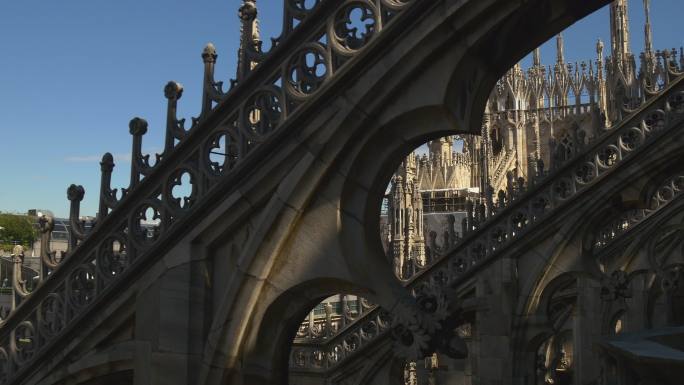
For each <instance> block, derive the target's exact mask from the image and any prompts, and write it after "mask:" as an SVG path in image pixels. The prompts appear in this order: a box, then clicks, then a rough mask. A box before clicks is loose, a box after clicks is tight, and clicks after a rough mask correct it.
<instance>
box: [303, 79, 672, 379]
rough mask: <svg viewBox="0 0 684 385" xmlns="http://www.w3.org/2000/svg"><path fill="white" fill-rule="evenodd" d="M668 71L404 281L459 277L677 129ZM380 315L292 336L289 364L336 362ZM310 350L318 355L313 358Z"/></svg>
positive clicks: (473, 219) (449, 281)
mask: <svg viewBox="0 0 684 385" xmlns="http://www.w3.org/2000/svg"><path fill="white" fill-rule="evenodd" d="M671 77H672V81H671V82H670V83H669V84H668V85H667V87H666V88H665V89H663V90H662V91H661V92H659V93H658V94H654V95H653V96H652V98H651V99H650V100H648V101H647V102H645V103H644V104H643V105H642V106H641V108H639V109H638V110H637V111H631V112H630V115H628V117H627V118H626V119H624V120H623V121H622V122H621V123H620V124H616V125H615V126H614V127H613V128H611V129H609V130H608V131H607V132H606V133H605V134H604V135H602V136H601V137H599V138H597V139H596V140H595V141H594V142H593V143H592V144H590V145H587V146H586V147H585V148H584V151H583V152H582V153H580V154H579V155H577V156H576V157H574V158H572V159H570V160H569V161H568V162H566V163H565V164H563V165H561V166H559V167H558V168H557V169H556V171H554V172H553V173H551V174H546V173H545V172H543V170H542V172H541V173H540V176H539V177H538V179H537V180H532V181H530V182H531V183H527V184H526V185H523V184H522V183H518V184H520V185H521V186H510V187H509V189H508V191H506V192H504V194H503V195H502V196H500V199H499V202H497V203H498V204H497V205H496V206H495V205H494V204H493V201H492V198H491V197H489V198H488V205H489V207H491V209H487V210H484V209H482V210H480V211H481V212H487V213H488V215H484V216H482V215H479V216H478V215H475V213H474V210H472V208H471V209H470V210H469V213H468V218H467V219H466V221H465V226H464V229H468V230H467V231H466V236H465V237H464V238H462V239H460V240H459V243H457V244H456V245H455V247H453V248H452V249H451V251H450V252H449V253H447V254H446V255H445V256H444V257H442V258H440V259H438V260H436V261H434V262H433V263H431V264H429V265H427V266H420V265H417V266H415V267H416V271H417V273H416V274H415V275H414V276H413V277H412V278H411V279H409V280H408V281H405V285H406V286H407V287H408V288H411V289H416V288H418V287H420V286H423V285H427V286H432V287H444V286H454V285H456V284H458V282H461V281H462V280H463V279H464V278H465V277H466V276H470V275H471V274H472V273H474V272H475V271H476V270H477V269H479V268H480V267H481V266H483V265H484V263H485V262H486V261H488V260H491V259H492V258H494V257H495V256H496V255H497V254H498V253H499V252H500V251H502V250H504V249H505V248H506V247H508V246H509V245H510V244H511V243H513V242H514V241H515V240H517V239H521V238H523V236H524V235H525V234H526V233H527V232H528V231H530V230H531V229H532V228H533V227H535V226H534V225H535V224H536V223H539V222H541V221H543V220H545V219H547V218H549V217H550V216H551V215H552V214H553V213H554V212H556V210H557V209H559V208H561V207H564V206H566V205H568V204H570V203H571V202H572V201H573V200H574V199H575V198H577V197H579V196H580V195H581V194H582V192H584V191H586V190H587V189H588V188H589V187H592V186H595V185H596V184H597V183H599V182H600V181H601V180H604V179H605V178H606V177H607V176H608V175H609V174H610V173H611V172H612V171H613V170H615V169H616V168H617V167H618V166H619V165H621V164H623V163H624V161H625V160H628V159H633V158H634V157H635V156H636V153H638V152H639V150H641V149H642V148H645V147H649V146H651V145H654V143H655V142H657V141H662V140H664V139H665V138H664V137H665V135H666V134H668V133H671V132H672V130H673V129H683V128H684V76H682V74H681V73H675V72H672V73H671ZM681 183H682V181H681V179H680V178H673V179H672V180H669V181H667V182H666V183H665V184H664V186H666V187H667V186H671V188H672V189H677V190H678V191H679V189H680V185H681ZM509 184H510V183H509ZM675 186H676V187H675ZM663 188H664V187H661V189H663ZM525 189H526V190H527V191H525ZM673 194H674V193H673ZM671 199H672V198H669V199H666V200H667V201H669V200H671ZM662 203H663V202H661V203H660V204H662ZM480 219H483V220H480ZM412 291H413V290H412ZM380 316H382V317H385V318H388V317H389V315H388V314H387V313H385V312H384V310H382V309H380V308H376V309H375V310H374V311H371V312H369V313H368V315H367V316H366V317H363V318H361V319H359V320H357V321H356V322H354V323H353V324H351V325H349V326H348V327H347V328H345V329H344V330H343V331H342V332H341V333H339V334H338V335H336V336H335V337H334V338H332V339H330V340H329V341H327V342H325V343H323V344H314V345H311V344H308V345H299V344H297V343H295V344H294V346H293V349H292V355H291V357H290V367H291V368H292V369H296V370H307V371H320V370H329V369H331V368H334V367H336V366H338V365H340V364H341V361H342V360H341V359H340V357H341V358H342V359H346V358H347V357H350V356H351V355H352V354H353V353H355V352H356V351H357V350H358V348H359V347H362V346H367V345H369V344H370V343H372V340H371V339H368V338H366V339H364V340H363V344H362V345H361V344H359V345H350V344H348V343H347V342H346V341H345V338H346V337H345V336H347V335H359V334H360V333H361V329H362V328H363V327H364V325H366V322H370V321H372V320H374V317H380ZM388 330H389V328H386V329H385V330H384V332H383V333H379V334H378V335H377V336H376V339H377V337H379V336H384V335H386V334H387V331H388ZM314 356H315V357H319V358H316V359H314V358H312V357H314ZM325 357H334V359H325ZM314 362H315V365H314V364H313V363H314Z"/></svg>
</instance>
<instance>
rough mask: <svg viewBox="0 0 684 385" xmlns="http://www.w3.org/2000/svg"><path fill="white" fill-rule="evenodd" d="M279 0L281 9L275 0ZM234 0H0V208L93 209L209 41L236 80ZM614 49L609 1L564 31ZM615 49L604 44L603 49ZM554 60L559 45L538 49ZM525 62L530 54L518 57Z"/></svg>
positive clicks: (656, 28)
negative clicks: (77, 202)
mask: <svg viewBox="0 0 684 385" xmlns="http://www.w3.org/2000/svg"><path fill="white" fill-rule="evenodd" d="M258 3H259V7H260V8H259V12H260V19H261V28H262V36H264V37H271V36H277V35H278V34H279V32H280V26H281V22H282V20H281V12H282V1H265V0H262V1H259V2H258ZM652 3H653V4H652V22H653V33H654V38H655V46H656V48H664V47H667V48H673V47H679V46H680V45H682V44H683V43H684V39H682V34H681V32H680V31H679V27H680V24H679V22H680V18H681V14H682V11H683V10H684V2H682V1H681V0H652ZM276 4H278V5H276ZM239 5H240V1H238V0H195V1H192V2H190V1H181V0H164V1H161V0H154V1H152V0H145V1H140V0H116V1H112V0H65V1H54V0H20V1H16V0H15V1H11V0H7V1H2V2H0V49H1V50H2V51H0V52H2V53H0V117H1V118H0V148H1V149H2V151H1V152H0V175H2V178H0V211H10V212H26V210H28V209H30V208H40V209H49V210H51V211H53V212H54V213H55V214H56V215H58V216H66V215H67V214H68V201H67V200H66V188H67V186H68V185H69V184H71V183H76V184H82V185H83V186H84V187H85V190H86V196H85V200H84V202H83V205H82V214H83V215H94V214H95V212H96V210H97V196H98V194H99V178H100V172H99V160H100V158H101V157H102V154H103V153H105V152H111V153H112V154H114V156H115V162H116V165H117V167H116V168H115V170H114V178H113V185H114V186H115V187H122V186H123V187H125V186H126V185H127V181H128V169H129V167H130V161H129V158H130V135H129V134H128V121H129V120H130V119H131V118H132V117H134V116H140V117H143V118H145V119H147V120H148V122H149V123H150V128H149V131H148V134H147V135H145V137H144V141H143V148H144V150H146V151H148V152H155V151H160V150H161V147H162V146H163V134H164V125H165V110H166V103H165V99H164V97H163V87H164V85H165V84H166V83H167V82H168V81H169V80H175V81H178V82H180V83H181V84H183V86H184V89H185V90H184V94H183V98H182V99H181V101H180V103H179V115H180V116H181V117H186V118H188V120H189V118H190V117H191V116H196V115H197V114H198V113H199V107H200V102H201V87H202V85H201V80H202V61H201V58H200V53H201V51H202V48H203V47H204V45H205V44H206V43H207V42H213V43H214V45H215V46H216V48H217V50H218V54H219V57H218V62H217V69H216V77H217V78H219V79H220V80H224V81H225V82H227V81H228V79H229V78H232V77H234V73H235V62H236V58H235V57H236V51H237V46H238V36H239V24H238V19H237V16H236V14H237V8H238V7H239ZM630 17H631V19H632V48H633V50H634V51H635V52H638V51H640V50H641V47H642V46H643V11H642V2H641V0H631V4H630ZM599 37H600V38H602V39H603V40H604V42H605V43H606V44H605V45H606V47H609V46H610V45H609V44H608V42H609V29H608V10H607V8H604V9H602V10H600V11H599V12H597V13H595V14H593V15H590V16H589V17H588V18H586V19H584V20H582V21H580V22H578V23H577V24H575V25H574V26H573V27H571V28H570V29H569V30H568V31H566V33H565V43H566V50H565V51H566V58H567V59H568V60H570V61H575V60H582V59H595V57H596V54H595V42H596V39H597V38H599ZM607 53H608V52H607V51H606V54H607ZM542 58H543V61H544V62H545V63H552V62H553V61H554V60H555V43H554V42H553V41H551V42H549V43H547V44H545V45H544V46H543V47H542ZM528 62H529V59H525V60H523V64H525V63H528Z"/></svg>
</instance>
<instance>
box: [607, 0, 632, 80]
mask: <svg viewBox="0 0 684 385" xmlns="http://www.w3.org/2000/svg"><path fill="white" fill-rule="evenodd" d="M610 43H611V55H612V57H613V62H615V63H619V65H620V66H622V67H623V68H626V67H627V66H628V65H629V58H630V56H631V52H630V48H629V16H628V14H627V0H615V1H613V2H612V3H611V4H610Z"/></svg>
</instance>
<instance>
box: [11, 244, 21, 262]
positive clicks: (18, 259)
mask: <svg viewBox="0 0 684 385" xmlns="http://www.w3.org/2000/svg"><path fill="white" fill-rule="evenodd" d="M12 257H14V263H22V262H24V246H22V245H15V246H14V248H13V249H12Z"/></svg>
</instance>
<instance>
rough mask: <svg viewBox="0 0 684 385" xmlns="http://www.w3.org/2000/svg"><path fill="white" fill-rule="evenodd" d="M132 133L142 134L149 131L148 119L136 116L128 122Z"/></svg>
mask: <svg viewBox="0 0 684 385" xmlns="http://www.w3.org/2000/svg"><path fill="white" fill-rule="evenodd" d="M128 128H129V130H130V133H131V135H133V136H142V135H145V134H146V133H147V120H145V119H143V118H138V117H135V118H133V119H131V121H130V123H128Z"/></svg>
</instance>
